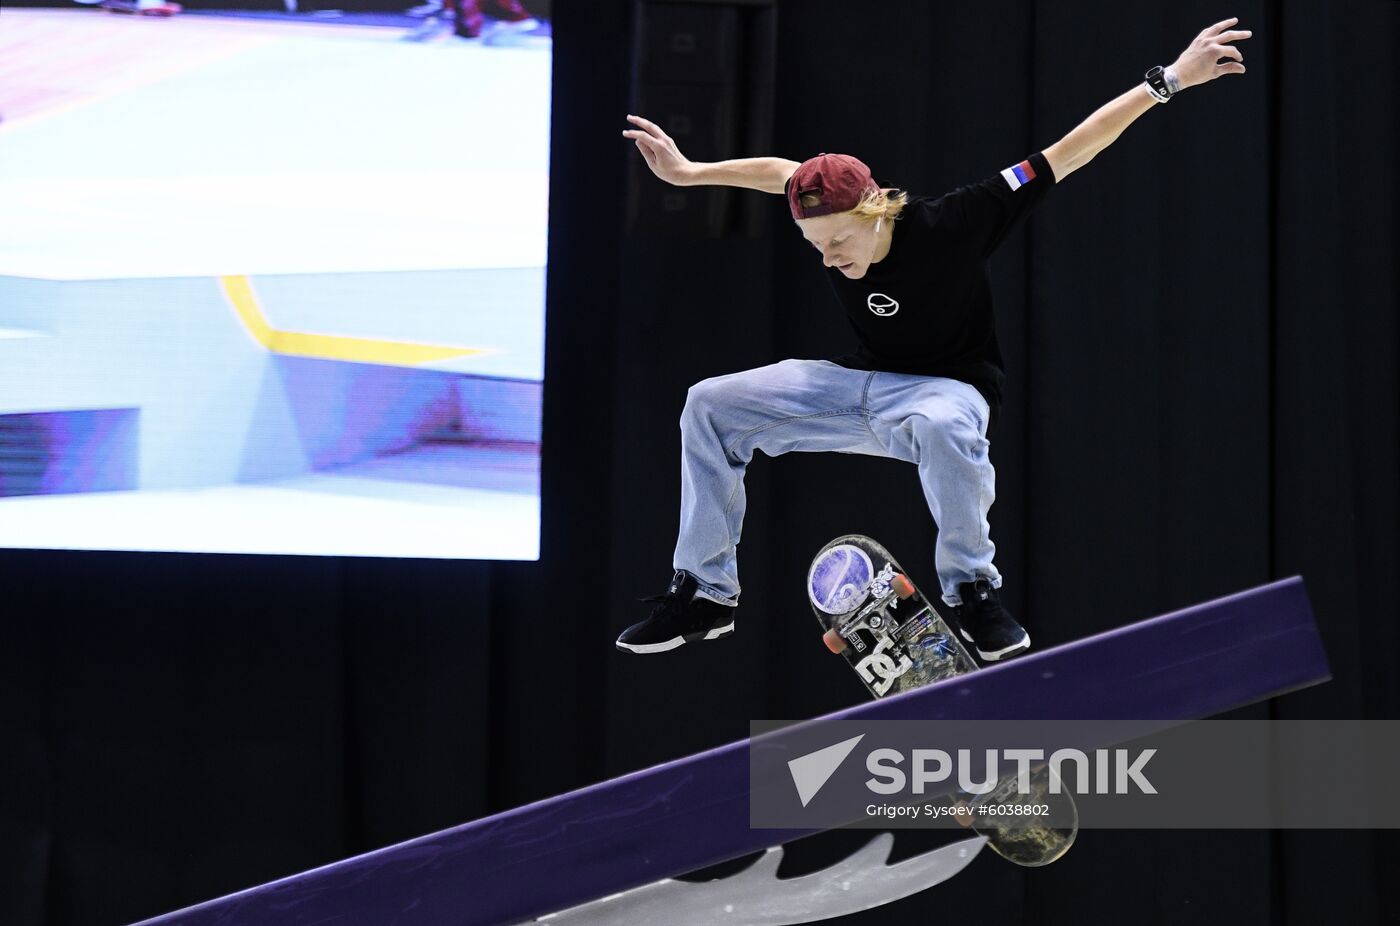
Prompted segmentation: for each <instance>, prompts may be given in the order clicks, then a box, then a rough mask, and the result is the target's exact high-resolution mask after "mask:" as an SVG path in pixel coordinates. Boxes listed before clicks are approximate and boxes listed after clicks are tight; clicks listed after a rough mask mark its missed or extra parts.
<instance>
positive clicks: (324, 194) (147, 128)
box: [0, 0, 552, 559]
mask: <svg viewBox="0 0 1400 926" xmlns="http://www.w3.org/2000/svg"><path fill="white" fill-rule="evenodd" d="M107 5H108V6H111V5H112V4H107ZM156 5H157V3H156V0H140V4H139V5H138V3H135V2H133V3H132V4H129V5H128V6H130V7H131V8H132V9H131V10H128V11H126V12H129V13H130V14H131V15H115V14H114V13H113V12H110V11H107V10H101V9H99V8H97V7H83V6H77V5H75V6H73V7H71V8H67V9H54V8H49V9H13V8H10V7H9V5H8V4H7V9H6V10H5V23H4V27H3V28H2V29H0V62H3V63H4V68H3V70H4V78H3V80H0V546H4V547H25V548H41V549H90V550H160V551H191V552H232V553H276V554H311V555H348V556H386V557H398V556H405V557H432V558H478V559H535V558H537V557H538V551H539V516H540V503H539V462H540V420H541V418H540V411H541V399H542V391H543V380H544V322H545V251H546V239H547V219H548V213H547V198H548V189H549V116H550V70H551V48H552V41H551V36H550V27H549V22H548V19H547V15H546V13H547V10H546V11H545V13H538V14H536V13H533V12H532V11H531V10H529V7H530V6H531V4H529V3H526V4H525V5H524V6H522V5H520V4H517V3H484V4H478V3H475V2H471V0H459V2H458V7H459V8H458V10H457V12H458V15H457V16H456V18H455V19H454V17H453V9H454V8H453V7H452V6H451V5H449V6H448V7H447V9H446V10H434V9H433V8H432V7H433V4H431V3H429V4H425V5H424V7H423V8H420V9H419V10H417V11H414V15H412V16H410V15H409V14H406V13H405V14H402V15H397V16H395V15H387V14H386V15H380V16H373V15H366V16H361V17H358V19H357V18H356V17H353V16H346V17H345V21H341V22H334V21H331V20H329V19H328V18H326V16H324V15H319V16H318V15H290V14H284V15H282V16H280V17H279V16H273V15H270V14H263V15H261V16H259V15H253V14H251V13H249V14H241V15H240V14H237V13H225V14H214V13H212V12H196V11H190V10H186V11H184V12H178V11H177V10H176V9H174V8H170V7H169V5H164V6H166V8H167V12H166V13H165V14H161V13H150V12H149V11H150V9H151V8H153V7H154V6H156ZM404 5H405V6H406V7H407V6H410V4H407V3H405V4H404ZM288 6H289V7H292V6H294V4H288ZM462 6H465V7H466V8H467V11H468V12H470V13H473V14H474V18H472V19H470V20H469V21H466V22H465V28H464V20H463V18H462V17H461V15H460V14H461V9H460V7H462ZM425 10H426V11H427V12H426V13H425V12H424V11H425ZM177 12H178V15H174V14H177ZM427 14H432V15H427ZM415 17H416V18H415Z"/></svg>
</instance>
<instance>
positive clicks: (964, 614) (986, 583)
mask: <svg viewBox="0 0 1400 926" xmlns="http://www.w3.org/2000/svg"><path fill="white" fill-rule="evenodd" d="M958 594H959V595H960V596H961V597H962V604H960V605H958V606H957V607H956V608H954V609H953V610H954V612H955V613H956V614H957V618H958V632H959V633H961V634H962V638H963V639H964V640H966V641H967V642H969V643H971V644H972V645H973V646H974V647H976V648H977V655H978V656H980V657H981V658H982V661H983V662H998V661H999V660H1002V659H1008V658H1010V657H1012V656H1018V655H1020V654H1021V653H1024V652H1025V651H1026V650H1028V649H1030V648H1031V638H1030V634H1028V633H1026V631H1025V628H1023V627H1022V626H1021V625H1020V624H1018V623H1016V618H1014V617H1012V616H1011V612H1009V611H1007V610H1006V608H1004V607H1002V604H1001V597H1000V596H999V595H998V594H997V590H996V589H994V588H992V583H991V580H989V579H986V578H983V577H979V578H978V579H977V581H976V582H964V583H963V584H961V585H959V586H958Z"/></svg>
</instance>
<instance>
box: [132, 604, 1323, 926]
mask: <svg viewBox="0 0 1400 926" xmlns="http://www.w3.org/2000/svg"><path fill="white" fill-rule="evenodd" d="M1328 678H1330V669H1329V668H1328V664H1327V657H1326V654H1325V653H1324V652H1323V649H1322V644H1321V640H1320V638H1319V636H1318V632H1317V627H1316V624H1315V623H1314V620H1313V614H1312V608H1311V605H1310V604H1309V602H1308V598H1307V593H1306V591H1305V589H1304V587H1303V581H1302V579H1301V578H1300V577H1297V576H1294V577H1292V578H1289V579H1285V580H1282V581H1279V582H1274V583H1271V584H1268V585H1263V586H1260V587H1258V588H1253V589H1249V590H1247V591H1243V592H1239V593H1237V594H1234V595H1229V596H1227V597H1224V598H1220V599H1217V600H1214V601H1210V602H1206V603H1204V604H1199V605H1195V606H1193V607H1189V608H1185V609H1183V610H1180V611H1175V612H1172V613H1169V614H1164V615H1162V616H1160V617H1154V618H1150V619H1148V620H1144V621H1141V622H1138V623H1135V624H1130V625H1128V626H1125V627H1120V628H1117V629H1114V630H1110V631H1108V632H1106V633H1101V634H1097V635H1095V636H1091V637H1086V638H1084V639H1081V640H1076V641H1073V642H1071V643H1066V644H1064V645H1062V646H1057V647H1054V648H1052V649H1047V650H1043V651H1040V652H1037V653H1031V654H1028V655H1026V656H1022V657H1019V658H1017V659H1015V660H1013V661H1009V662H1006V663H1003V664H999V665H994V666H989V667H987V668H984V669H982V670H980V671H978V672H974V673H972V674H970V675H965V676H960V677H958V678H953V679H948V680H947V681H944V682H940V683H938V684H935V685H929V686H927V687H925V688H921V689H918V690H915V691H911V692H907V693H905V694H902V695H898V696H895V697H891V698H886V699H884V700H880V701H872V702H865V703H862V704H860V705H858V706H856V707H852V708H849V709H846V710H843V711H838V712H836V713H834V714H829V715H826V716H824V717H820V718H816V719H814V720H811V721H806V722H805V723H806V724H817V723H824V722H828V721H831V720H858V719H869V720H902V719H907V720H979V719H980V720H990V719H1012V720H1037V719H1045V720H1075V719H1095V720H1114V719H1122V720H1125V721H1126V720H1137V721H1148V720H1183V721H1184V720H1195V719H1200V718H1205V717H1210V716H1214V715H1216V714H1220V713H1223V712H1225V711H1229V710H1233V709H1235V708H1238V707H1242V706H1244V705H1247V704H1251V703H1253V702H1256V701H1259V700H1262V699H1265V698H1269V697H1273V696H1276V695H1280V694H1284V693H1287V692H1290V691H1294V690H1297V689H1299V688H1303V687H1306V686H1309V685H1313V684H1317V683H1318V682H1322V681H1325V680H1327V679H1328ZM748 746H749V741H748V740H741V741H738V742H734V743H729V744H726V745H724V746H720V747H718V748H716V749H712V750H709V751H707V752H702V753H697V754H695V755H692V756H687V757H685V758H682V759H677V760H675V761H672V762H667V763H663V764H661V765H657V766H655V767H652V768H648V769H642V770H640V771H636V772H632V773H630V774H627V775H623V776H621V777H619V778H614V779H611V780H609V781H604V782H600V783H598V784H594V785H590V786H588V787H584V788H580V789H578V790H575V791H571V792H568V793H566V794H560V795H556V796H554V797H550V798H546V799H544V800H541V801H537V802H535V803H533V804H527V805H525V806H522V807H517V808H514V809H512V810H508V811H505V812H503V813H499V814H496V815H494V816H490V817H485V818H482V819H480V820H476V821H473V822H470V823H465V824H463V825H461V826H456V827H453V828H451V829H447V830H443V831H441V832H438V833H433V834H430V835H427V836H422V837H419V838H417V839H412V840H409V841H407V842H404V843H400V844H398V845H394V846H388V847H386V848H383V849H378V850H375V851H373V852H368V853H365V854H363V855H359V856H355V857H353V858H348V859H344V860H342V861H339V862H335V863H333V864H330V865H326V866H324V867H321V868H316V869H313V870H311V871H307V872H303V873H301V874H297V875H293V876H291V877H288V878H283V879H281V880H278V881H273V882H271V883H268V884H264V885H261V886H258V887H253V888H249V889H247V890H244V891H241V892H238V893H235V894H231V895H229V896H227V897H223V898H219V899H217V900H211V901H208V902H206V903H202V904H198V905H196V906H193V907H189V908H187V909H184V910H180V911H176V912H174V913H168V914H165V915H163V916H158V917H155V918H154V919H149V920H145V921H143V923H142V924H139V926H311V924H318V926H323V924H344V926H359V924H365V926H369V924H374V926H381V924H396V926H477V924H497V923H513V922H519V921H520V920H524V919H528V918H530V917H533V916H538V915H541V914H544V913H549V912H552V911H556V910H562V909H565V908H567V907H571V906H575V905H577V904H580V903H584V902H586V901H589V900H595V899H597V898H599V897H604V896H607V895H609V894H613V893H616V892H618V891H623V890H627V889H629V888H633V887H638V886H640V885H643V884H647V883H650V882H652V881H656V880H658V879H661V878H667V877H674V876H676V875H680V874H684V873H686V872H689V871H694V870H695V869H697V868H702V867H705V866H707V865H712V864H715V863H718V862H722V861H725V860H728V859H732V858H737V857H738V856H741V855H745V854H747V853H750V852H754V851H758V850H761V849H764V848H767V847H769V846H773V845H778V844H780V843H783V842H788V841H791V840H793V839H797V838H800V837H802V836H805V835H809V834H810V833H812V832H816V831H815V830H760V829H751V828H750V826H749V760H748Z"/></svg>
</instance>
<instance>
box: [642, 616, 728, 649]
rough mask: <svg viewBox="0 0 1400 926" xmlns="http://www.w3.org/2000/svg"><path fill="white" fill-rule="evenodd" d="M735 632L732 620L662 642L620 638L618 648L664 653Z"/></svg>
mask: <svg viewBox="0 0 1400 926" xmlns="http://www.w3.org/2000/svg"><path fill="white" fill-rule="evenodd" d="M733 632H734V622H733V621H730V622H729V623H727V624H725V625H723V626H722V627H711V628H710V629H709V630H707V631H705V632H704V633H691V634H686V635H684V636H679V637H672V638H671V639H669V640H662V641H661V642H660V643H623V642H622V641H621V640H618V641H617V648H618V649H620V650H622V651H623V652H624V653H664V652H667V651H669V650H673V649H675V648H676V647H678V646H684V645H685V644H686V643H695V642H697V641H699V640H718V639H719V638H720V637H723V636H728V635H729V634H731V633H733Z"/></svg>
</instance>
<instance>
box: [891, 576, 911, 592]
mask: <svg viewBox="0 0 1400 926" xmlns="http://www.w3.org/2000/svg"><path fill="white" fill-rule="evenodd" d="M890 588H892V589H894V593H895V594H896V595H898V596H899V597H901V598H913V597H914V591H915V589H914V583H913V582H910V581H909V577H908V576H906V575H897V576H895V577H894V578H893V579H891V580H890Z"/></svg>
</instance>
